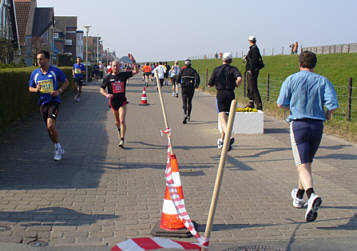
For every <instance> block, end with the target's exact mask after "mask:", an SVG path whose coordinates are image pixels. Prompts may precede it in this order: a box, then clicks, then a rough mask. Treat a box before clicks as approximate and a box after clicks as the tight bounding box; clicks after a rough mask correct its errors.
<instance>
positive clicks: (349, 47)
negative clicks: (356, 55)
mask: <svg viewBox="0 0 357 251" xmlns="http://www.w3.org/2000/svg"><path fill="white" fill-rule="evenodd" d="M350 49H351V44H348V45H347V53H348V54H349V53H350Z"/></svg>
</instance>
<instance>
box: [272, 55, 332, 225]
mask: <svg viewBox="0 0 357 251" xmlns="http://www.w3.org/2000/svg"><path fill="white" fill-rule="evenodd" d="M316 63H317V58H316V55H315V54H314V53H312V52H310V51H304V52H303V53H301V54H300V56H299V68H300V72H297V73H295V74H292V75H290V76H289V77H288V78H287V79H286V80H285V81H284V82H283V84H282V86H281V89H280V95H279V98H278V100H277V105H278V107H280V108H283V109H290V116H289V117H288V119H289V121H290V139H291V148H292V150H293V155H294V160H295V164H296V167H297V172H298V177H299V179H298V188H294V189H293V190H292V191H291V197H292V199H293V207H296V208H303V207H304V206H305V203H304V201H303V197H304V193H305V192H306V195H307V198H308V201H307V209H306V213H305V220H306V221H308V222H310V221H314V220H316V218H317V211H318V209H319V207H320V205H321V203H322V199H321V197H320V196H319V195H317V194H315V191H314V188H313V182H312V166H311V164H312V161H313V159H314V156H315V153H316V152H317V149H318V148H319V145H320V142H321V138H322V133H323V123H324V121H325V120H329V119H330V118H331V115H332V113H333V112H334V111H335V110H336V109H337V108H338V101H337V96H336V91H335V88H334V87H333V84H332V83H331V82H330V81H329V80H328V79H327V78H325V77H323V76H321V75H319V74H316V73H314V68H315V66H316ZM325 109H326V111H325Z"/></svg>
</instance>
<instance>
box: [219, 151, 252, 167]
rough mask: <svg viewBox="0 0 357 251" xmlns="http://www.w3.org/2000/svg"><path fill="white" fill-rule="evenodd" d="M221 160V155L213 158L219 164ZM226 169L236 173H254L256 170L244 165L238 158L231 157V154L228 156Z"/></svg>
mask: <svg viewBox="0 0 357 251" xmlns="http://www.w3.org/2000/svg"><path fill="white" fill-rule="evenodd" d="M220 158H221V156H220V155H216V156H215V157H213V159H214V160H215V161H217V162H219V160H220ZM226 168H229V169H231V170H234V171H253V170H254V169H253V168H251V167H250V166H248V165H246V164H244V163H243V162H241V161H239V160H238V159H237V158H234V157H232V156H230V155H229V154H228V155H227V158H226Z"/></svg>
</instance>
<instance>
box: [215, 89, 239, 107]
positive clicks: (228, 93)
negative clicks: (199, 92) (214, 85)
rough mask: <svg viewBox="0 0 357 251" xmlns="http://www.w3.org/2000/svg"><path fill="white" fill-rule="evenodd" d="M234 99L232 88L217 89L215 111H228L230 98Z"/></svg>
mask: <svg viewBox="0 0 357 251" xmlns="http://www.w3.org/2000/svg"><path fill="white" fill-rule="evenodd" d="M233 99H235V95H234V91H233V90H218V91H217V112H218V113H220V112H229V110H230V108H231V103H232V100H233Z"/></svg>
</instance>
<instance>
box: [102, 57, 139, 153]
mask: <svg viewBox="0 0 357 251" xmlns="http://www.w3.org/2000/svg"><path fill="white" fill-rule="evenodd" d="M128 56H129V59H130V60H131V61H132V64H133V68H134V69H133V71H127V72H120V63H119V61H117V60H114V61H113V62H112V65H111V69H112V73H110V74H108V75H107V76H105V77H104V79H103V83H102V85H101V87H100V93H101V94H102V95H103V96H105V97H106V98H107V99H108V100H109V104H110V107H111V108H112V111H113V114H114V118H115V124H116V126H117V128H118V139H119V147H121V148H124V137H125V132H126V124H125V116H126V110H127V107H126V105H127V104H128V101H127V99H126V96H125V89H126V81H127V80H128V79H129V78H131V77H132V76H134V75H135V74H137V73H138V66H137V65H136V62H135V59H134V57H133V55H132V54H129V55H128ZM106 88H107V89H108V92H107V91H105V89H106Z"/></svg>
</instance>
